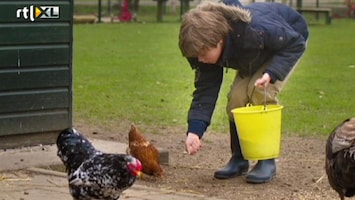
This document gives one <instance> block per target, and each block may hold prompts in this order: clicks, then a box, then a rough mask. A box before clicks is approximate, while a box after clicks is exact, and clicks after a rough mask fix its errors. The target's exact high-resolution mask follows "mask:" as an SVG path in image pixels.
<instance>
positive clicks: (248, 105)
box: [245, 84, 267, 111]
mask: <svg viewBox="0 0 355 200" xmlns="http://www.w3.org/2000/svg"><path fill="white" fill-rule="evenodd" d="M254 90H255V86H254V87H253V90H252V91H251V95H250V96H253V94H254ZM252 105H253V104H252V103H250V98H249V101H248V103H247V104H246V105H245V106H246V107H250V106H252ZM266 110H267V106H266V84H265V85H264V111H266Z"/></svg>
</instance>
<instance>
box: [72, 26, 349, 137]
mask: <svg viewBox="0 0 355 200" xmlns="http://www.w3.org/2000/svg"><path fill="white" fill-rule="evenodd" d="M310 30H311V36H310V39H309V43H308V49H307V51H306V53H305V55H304V57H303V58H302V60H301V62H300V63H299V65H298V67H297V69H296V70H295V72H294V74H293V76H292V77H291V79H290V80H289V82H288V84H287V85H286V87H285V88H284V90H283V91H282V93H281V94H280V100H281V101H280V102H281V104H283V105H284V106H285V108H284V111H283V132H284V133H286V134H299V135H321V134H328V133H329V131H330V130H331V129H332V128H333V127H334V126H335V125H336V124H337V123H339V122H340V121H342V120H343V119H345V118H347V117H350V116H353V115H354V113H355V106H354V105H353V102H354V99H355V95H354V92H353V88H354V86H355V78H354V74H355V68H354V67H352V66H354V65H355V58H354V56H353V55H354V49H355V43H354V42H353V33H354V32H355V21H354V20H334V21H333V24H332V25H330V26H327V25H313V26H311V27H310ZM178 31H179V23H176V22H175V23H145V24H144V23H128V24H94V25H75V26H74V117H75V118H78V119H83V120H87V121H90V122H91V123H95V124H97V125H103V126H106V125H109V124H114V123H117V122H120V121H131V122H135V123H142V124H146V125H164V126H181V127H185V126H186V116H187V110H188V108H189V106H190V102H191V95H192V92H193V80H194V72H193V70H191V69H190V68H189V66H188V63H187V62H186V60H185V59H184V58H183V57H182V56H181V54H180V52H179V49H178ZM234 75H235V72H234V71H233V70H229V71H228V73H227V74H225V76H226V77H225V81H224V84H223V86H222V90H221V94H220V98H219V100H218V103H217V107H216V110H215V113H214V115H213V119H212V123H213V124H212V126H211V127H210V130H213V131H217V132H227V127H226V126H227V117H226V114H225V103H226V93H227V91H228V89H229V85H230V82H231V80H232V79H233V77H234Z"/></svg>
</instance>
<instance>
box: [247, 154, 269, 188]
mask: <svg viewBox="0 0 355 200" xmlns="http://www.w3.org/2000/svg"><path fill="white" fill-rule="evenodd" d="M275 174H276V165H275V159H269V160H259V161H258V163H257V164H256V165H255V166H254V167H253V169H252V170H250V172H249V173H248V174H247V177H246V181H247V182H248V183H267V182H269V181H271V180H272V178H273V177H274V176H275Z"/></svg>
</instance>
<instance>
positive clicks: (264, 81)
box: [254, 73, 271, 88]
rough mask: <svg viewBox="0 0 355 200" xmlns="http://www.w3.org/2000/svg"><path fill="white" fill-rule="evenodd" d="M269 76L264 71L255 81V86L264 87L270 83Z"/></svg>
mask: <svg viewBox="0 0 355 200" xmlns="http://www.w3.org/2000/svg"><path fill="white" fill-rule="evenodd" d="M270 81H271V77H270V75H269V74H268V73H264V74H263V76H262V77H261V78H259V79H257V80H256V81H255V84H254V85H255V87H258V88H264V87H267V85H268V84H269V83H270Z"/></svg>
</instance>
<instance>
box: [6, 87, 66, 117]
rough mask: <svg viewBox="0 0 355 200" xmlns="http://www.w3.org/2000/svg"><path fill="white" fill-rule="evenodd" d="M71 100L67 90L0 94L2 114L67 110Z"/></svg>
mask: <svg viewBox="0 0 355 200" xmlns="http://www.w3.org/2000/svg"><path fill="white" fill-rule="evenodd" d="M69 100H70V93H69V90H68V89H67V88H63V89H46V90H35V91H32V90H30V91H18V92H5V93H0V105H1V107H0V114H1V113H10V112H25V111H26V112H28V111H39V110H50V109H63V108H65V109H67V108H68V107H69V105H70V103H69V102H70V101H69Z"/></svg>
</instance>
